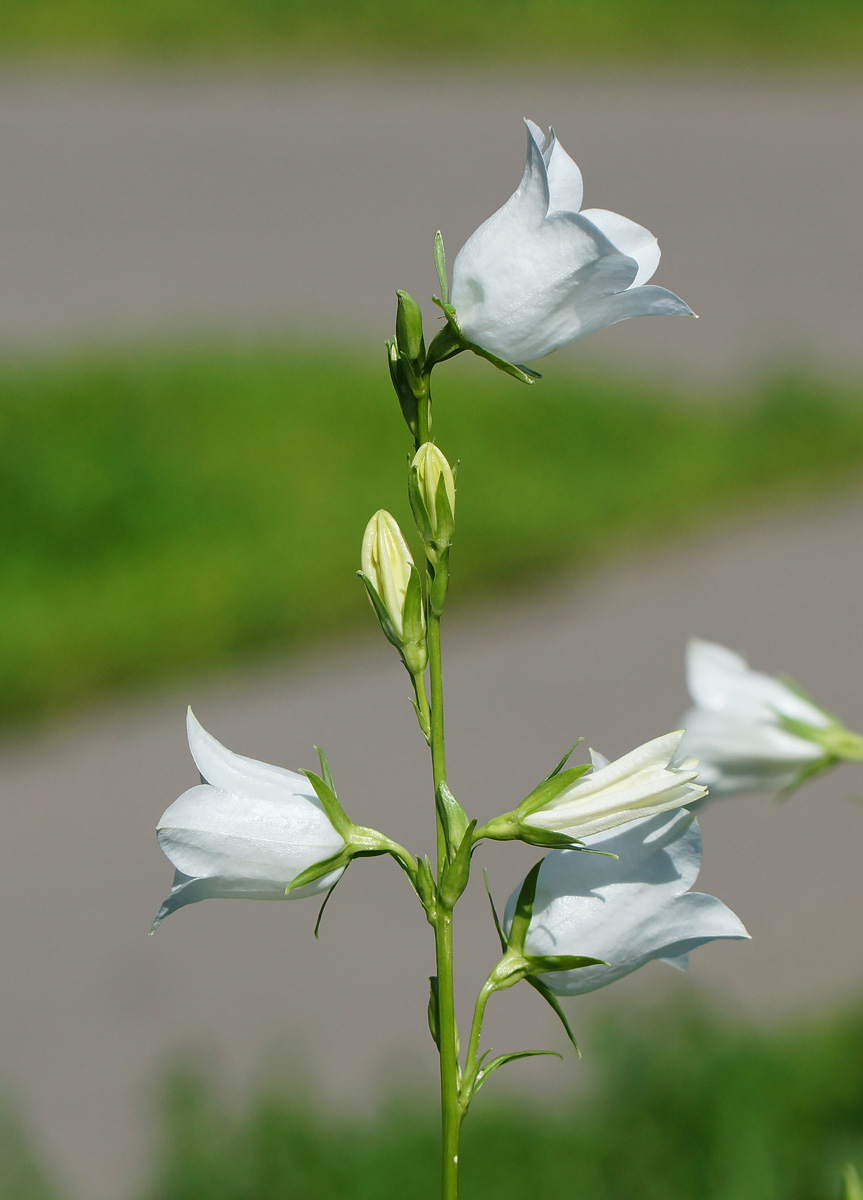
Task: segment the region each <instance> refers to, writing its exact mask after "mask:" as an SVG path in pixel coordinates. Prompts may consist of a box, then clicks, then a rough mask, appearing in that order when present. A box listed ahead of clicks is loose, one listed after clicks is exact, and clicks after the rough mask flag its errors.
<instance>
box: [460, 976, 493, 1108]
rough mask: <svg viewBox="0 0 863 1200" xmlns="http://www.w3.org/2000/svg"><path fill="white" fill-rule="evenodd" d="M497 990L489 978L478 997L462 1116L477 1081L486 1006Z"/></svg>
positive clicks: (462, 1102)
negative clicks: (480, 1041)
mask: <svg viewBox="0 0 863 1200" xmlns="http://www.w3.org/2000/svg"><path fill="white" fill-rule="evenodd" d="M494 991H495V987H494V984H493V983H492V981H491V979H487V980H486V981H485V983H484V984H483V985H482V990H481V991H480V994H479V995H478V996H477V998H476V1005H475V1006H474V1010H473V1022H472V1023H471V1027H470V1040H469V1041H468V1044H467V1057H466V1058H465V1068H464V1083H463V1085H462V1089H461V1113H462V1116H464V1114H465V1113H466V1112H467V1107H468V1105H469V1104H470V1100H471V1093H472V1092H473V1089H474V1084H475V1083H476V1075H477V1066H478V1057H479V1039H480V1037H481V1036H482V1022H483V1017H484V1016H485V1006H486V1004H487V1003H488V998H489V996H491V995H492V994H493V993H494Z"/></svg>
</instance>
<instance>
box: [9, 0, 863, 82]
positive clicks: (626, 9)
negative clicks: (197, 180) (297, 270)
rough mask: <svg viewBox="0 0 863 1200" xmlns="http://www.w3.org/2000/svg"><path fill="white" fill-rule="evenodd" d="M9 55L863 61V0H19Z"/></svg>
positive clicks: (12, 5) (12, 6) (736, 63)
mask: <svg viewBox="0 0 863 1200" xmlns="http://www.w3.org/2000/svg"><path fill="white" fill-rule="evenodd" d="M0 46H3V47H5V49H6V50H7V52H13V53H14V52H21V51H24V52H27V53H33V52H37V53H40V52H41V53H46V52H47V53H49V54H50V53H52V52H54V53H67V52H69V51H73V52H75V51H78V52H82V53H84V54H87V55H92V54H94V53H96V54H99V53H106V54H109V55H116V54H117V53H119V54H121V55H140V54H145V55H147V54H149V55H152V54H154V53H158V54H161V53H165V52H168V53H174V54H177V53H179V54H182V55H184V56H188V55H189V54H193V55H202V54H203V55H212V54H213V53H215V54H217V55H220V56H224V55H229V56H232V57H235V56H237V55H244V54H249V53H253V54H255V55H264V56H284V55H285V54H286V53H287V54H289V55H295V56H298V57H302V59H303V61H304V62H307V61H308V59H309V57H310V56H311V57H312V58H319V59H333V58H338V57H340V56H345V57H351V58H354V57H357V56H359V57H367V58H371V59H386V60H387V61H388V62H389V63H390V64H391V65H392V64H398V63H399V62H401V63H402V64H403V65H404V66H405V68H406V69H410V68H411V67H412V66H413V65H414V64H415V62H416V59H417V56H418V55H420V56H423V55H426V56H427V55H432V56H437V57H440V58H445V59H446V61H447V62H453V61H455V62H458V61H459V60H460V59H462V60H464V59H467V58H472V59H476V58H477V56H481V58H483V59H492V60H494V59H498V60H504V61H512V59H513V56H515V58H516V60H517V62H518V64H519V66H528V67H529V66H533V67H534V68H543V67H548V65H549V64H550V63H553V62H557V63H559V64H566V65H570V66H571V65H573V64H578V65H585V64H588V65H591V66H595V65H596V63H597V60H599V61H600V62H601V61H603V60H606V61H608V60H614V59H618V60H624V61H627V60H647V61H649V60H650V59H656V58H659V59H664V60H677V61H679V62H680V63H682V64H683V65H687V66H688V65H689V64H691V63H692V62H693V60H696V61H699V62H705V61H707V62H710V61H717V62H720V63H725V64H729V65H732V66H733V67H734V68H735V69H736V68H739V67H740V66H741V65H746V63H747V62H751V63H756V64H762V65H763V61H764V60H765V58H766V60H767V61H768V62H771V61H772V62H780V63H781V62H791V63H815V64H819V63H831V62H832V63H835V62H840V63H841V62H854V61H857V60H858V59H859V56H860V54H861V50H863V9H861V6H860V4H859V2H858V0H821V3H815V0H725V2H724V3H722V4H692V3H691V2H689V0H461V3H459V5H458V6H457V8H456V9H448V8H446V7H442V6H441V5H440V4H437V3H434V2H433V0H409V2H408V3H405V0H328V2H327V3H326V4H317V5H309V4H306V3H304V2H303V0H208V2H206V3H205V2H204V0H138V2H137V3H135V4H129V3H128V0H6V2H5V4H4V9H3V22H2V26H0Z"/></svg>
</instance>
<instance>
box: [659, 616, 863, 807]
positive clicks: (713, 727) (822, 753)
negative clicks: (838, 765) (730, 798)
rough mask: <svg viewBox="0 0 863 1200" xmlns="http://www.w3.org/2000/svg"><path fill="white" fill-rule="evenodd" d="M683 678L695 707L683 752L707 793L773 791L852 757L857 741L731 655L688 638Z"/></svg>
mask: <svg viewBox="0 0 863 1200" xmlns="http://www.w3.org/2000/svg"><path fill="white" fill-rule="evenodd" d="M686 676H687V683H688V685H689V692H690V695H691V696H692V699H693V701H694V707H693V708H691V709H690V710H689V712H688V713H687V714H686V716H685V717H684V722H685V724H686V734H685V737H684V739H683V749H684V750H685V751H686V752H688V753H691V754H694V755H696V756H697V757H698V759H699V760H700V763H701V765H700V768H699V774H698V780H699V783H703V784H706V785H707V787H708V789H709V792H710V795H711V796H717V795H730V794H733V793H736V792H754V791H779V790H780V789H782V788H788V787H792V786H793V785H794V784H796V783H797V782H798V781H800V780H802V779H803V778H805V777H806V776H807V775H808V774H810V773H811V772H813V771H814V770H816V769H818V768H819V767H820V766H829V765H830V764H831V763H832V762H835V761H837V759H838V758H843V757H845V758H859V757H860V756H861V739H860V737H859V736H858V735H857V734H852V733H850V731H848V730H846V729H845V728H844V726H843V725H842V724H841V723H840V722H839V721H838V720H837V719H836V718H835V717H833V716H832V715H831V714H829V713H827V712H826V711H825V710H824V709H822V708H819V707H818V705H817V704H814V703H812V701H810V700H807V699H806V698H805V697H804V696H802V695H800V694H799V693H798V692H796V691H794V690H793V689H792V688H791V687H789V686H788V685H787V684H785V683H782V682H781V681H780V680H779V679H774V678H773V676H771V675H765V674H764V673H762V672H761V671H753V670H752V669H751V668H750V667H749V665H748V663H747V662H746V660H745V659H744V658H743V657H742V656H741V655H740V654H736V653H735V652H734V651H733V650H728V649H726V648H725V647H724V646H719V645H717V644H716V643H715V642H705V641H702V640H701V639H699V638H693V639H692V640H691V641H690V643H689V646H688V648H687V654H686Z"/></svg>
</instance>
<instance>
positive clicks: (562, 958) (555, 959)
mask: <svg viewBox="0 0 863 1200" xmlns="http://www.w3.org/2000/svg"><path fill="white" fill-rule="evenodd" d="M525 962H526V963H527V964H528V966H529V967H530V974H531V975H548V974H551V973H552V972H554V971H578V970H579V969H580V968H581V967H607V966H608V963H607V962H606V961H605V959H604V958H587V957H586V956H585V955H583V954H529V955H527V957H526V958H525Z"/></svg>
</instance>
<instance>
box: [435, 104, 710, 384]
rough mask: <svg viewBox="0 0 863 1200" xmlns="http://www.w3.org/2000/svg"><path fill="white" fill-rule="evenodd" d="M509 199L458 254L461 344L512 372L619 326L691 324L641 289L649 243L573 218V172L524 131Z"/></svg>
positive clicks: (638, 231)
mask: <svg viewBox="0 0 863 1200" xmlns="http://www.w3.org/2000/svg"><path fill="white" fill-rule="evenodd" d="M526 124H527V163H526V165H525V169H524V176H523V178H522V181H521V183H520V184H519V186H518V188H517V190H516V191H515V192H514V193H513V195H512V196H511V197H510V198H509V200H507V202H506V204H504V206H503V207H502V208H500V209H498V211H497V212H496V213H494V215H493V216H491V217H489V219H488V220H487V221H485V222H484V224H482V225H480V227H479V229H477V231H476V232H475V233H473V234H472V235H471V236H470V238H468V240H467V242H465V244H464V246H462V248H461V250H460V251H459V253H458V255H457V256H456V259H455V262H454V263H453V271H452V289H451V293H450V302H451V304H452V306H453V308H454V309H455V312H456V316H457V319H458V323H459V326H460V328H461V333H462V335H463V337H464V338H465V339H466V340H467V341H468V342H470V343H472V344H473V345H476V346H479V347H481V348H482V349H484V350H487V351H489V352H490V353H492V354H494V355H496V356H498V357H499V358H501V359H505V360H507V361H508V362H511V363H521V362H530V361H531V360H533V359H537V358H542V357H543V355H545V354H550V353H551V352H552V350H556V349H557V348H558V347H559V346H564V345H566V344H567V343H568V342H572V341H575V339H576V338H580V337H584V336H585V335H586V334H588V333H594V332H595V331H596V330H598V329H603V328H605V326H606V325H614V324H615V323H616V322H617V321H624V320H626V319H627V318H628V317H640V316H648V315H659V316H671V315H687V314H688V315H694V314H692V310H691V309H690V307H689V305H688V304H686V303H684V301H683V300H681V299H680V297H679V296H675V295H674V293H673V292H669V291H667V290H666V289H665V288H661V287H656V286H654V285H649V286H645V285H646V284H647V281H648V280H649V279H650V278H651V276H652V275H653V273H654V271H655V270H656V268H657V266H658V265H659V246H658V245H657V242H656V238H655V237H654V236H653V234H651V233H649V232H648V230H646V229H644V228H643V227H642V226H641V225H636V224H635V222H634V221H630V220H628V219H627V218H626V217H621V216H619V215H618V214H617V213H613V212H608V211H606V210H605V209H603V208H588V209H584V210H583V211H579V210H580V209H581V201H582V180H581V172H580V171H579V169H578V167H577V166H576V165H575V163H574V162H573V161H572V159H571V158H570V157H569V155H568V154H567V153H566V151H565V150H564V149H563V147H562V146H561V145H560V143H559V142H558V141H557V139H556V138H555V135H554V130H549V136H548V138H546V137H545V134H544V133H543V132H542V130H541V129H540V128H539V126H537V125H535V124H534V123H533V122H532V121H527V122H526Z"/></svg>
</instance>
